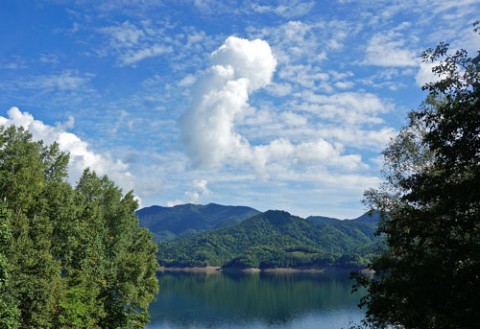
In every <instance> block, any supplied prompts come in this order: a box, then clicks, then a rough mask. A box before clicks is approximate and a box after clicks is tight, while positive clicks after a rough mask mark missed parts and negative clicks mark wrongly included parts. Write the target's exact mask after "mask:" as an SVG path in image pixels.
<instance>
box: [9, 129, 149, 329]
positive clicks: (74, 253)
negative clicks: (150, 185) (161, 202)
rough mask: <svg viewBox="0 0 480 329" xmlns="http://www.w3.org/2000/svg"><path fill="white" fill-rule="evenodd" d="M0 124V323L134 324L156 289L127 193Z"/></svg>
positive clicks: (140, 322)
mask: <svg viewBox="0 0 480 329" xmlns="http://www.w3.org/2000/svg"><path fill="white" fill-rule="evenodd" d="M67 166H68V155H67V154H65V153H63V152H61V151H60V150H59V148H58V145H57V144H52V145H49V146H44V145H43V143H42V142H34V141H32V136H31V135H30V134H29V133H28V132H27V131H25V130H23V129H22V128H18V129H17V128H15V127H7V128H6V127H0V329H3V328H9V329H10V328H18V327H20V328H143V327H144V326H145V324H146V323H147V322H148V305H149V303H150V302H151V301H152V300H153V297H154V294H155V293H156V292H157V290H158V287H157V279H156V275H155V274H156V270H157V267H158V264H157V261H156V258H155V253H156V245H155V244H154V242H153V241H152V235H151V233H150V232H148V231H147V230H145V229H143V228H140V227H139V225H138V219H137V217H136V215H135V209H136V208H137V207H138V205H137V202H136V201H135V200H134V196H133V193H132V192H129V193H127V194H125V195H124V194H123V193H122V190H121V189H120V188H118V187H117V186H116V185H115V184H114V183H113V182H112V181H110V180H109V179H108V178H107V177H106V176H105V177H102V178H99V177H98V176H97V175H96V174H95V173H94V172H92V171H90V170H86V171H85V172H84V174H83V176H82V177H81V179H80V181H79V183H78V185H77V186H76V188H72V186H71V185H70V184H69V183H68V181H67Z"/></svg>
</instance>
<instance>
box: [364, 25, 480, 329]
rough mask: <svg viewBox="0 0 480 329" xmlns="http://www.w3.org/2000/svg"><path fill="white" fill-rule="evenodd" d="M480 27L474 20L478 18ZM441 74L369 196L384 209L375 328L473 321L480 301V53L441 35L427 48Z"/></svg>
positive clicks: (372, 296)
mask: <svg viewBox="0 0 480 329" xmlns="http://www.w3.org/2000/svg"><path fill="white" fill-rule="evenodd" d="M475 25H476V28H475V30H476V32H478V31H479V28H478V26H479V23H478V22H477V23H476V24H475ZM424 59H425V60H426V61H430V62H433V63H439V64H438V65H437V66H436V67H435V68H434V72H435V73H437V74H438V75H439V76H440V77H441V80H440V81H438V82H434V83H430V84H427V85H426V86H425V87H424V89H426V90H428V91H429V95H428V97H427V100H426V101H425V103H424V104H423V105H422V106H421V107H420V108H419V109H418V110H416V111H412V112H411V113H410V123H409V125H408V126H407V127H405V128H404V129H402V131H401V132H400V134H399V135H398V136H397V138H396V139H394V140H393V141H392V143H391V144H390V146H389V147H388V148H387V149H386V150H385V152H384V154H385V160H386V163H385V169H386V170H385V172H386V174H387V175H386V181H385V184H384V185H383V186H382V187H380V188H379V189H377V190H371V191H367V193H366V197H367V200H368V202H370V204H371V205H372V206H373V207H375V208H376V209H382V210H384V211H386V212H388V214H389V216H388V218H385V220H384V221H383V223H382V222H381V225H380V228H379V232H381V233H383V234H384V235H385V236H386V240H387V247H388V248H387V249H386V251H385V252H384V253H382V255H381V257H379V258H378V259H377V260H375V261H374V262H373V264H372V266H371V267H372V268H373V269H374V270H375V272H376V276H375V278H369V277H365V276H361V275H359V276H357V280H358V284H359V285H360V286H365V287H366V288H367V289H368V295H367V296H366V297H365V298H364V299H363V301H362V303H363V304H364V305H366V306H367V316H366V323H365V324H366V325H368V326H371V327H374V328H387V327H388V328H393V327H395V328H441V329H443V328H448V329H450V328H451V329H453V328H477V327H478V326H479V321H478V320H479V314H480V303H479V302H478V296H480V189H479V187H480V52H479V53H478V54H477V56H476V57H475V58H470V57H468V54H467V53H466V52H465V51H463V50H461V51H457V52H455V53H454V54H450V53H449V52H448V45H447V44H443V43H442V44H440V45H439V46H437V47H436V49H430V50H428V51H426V52H425V53H424Z"/></svg>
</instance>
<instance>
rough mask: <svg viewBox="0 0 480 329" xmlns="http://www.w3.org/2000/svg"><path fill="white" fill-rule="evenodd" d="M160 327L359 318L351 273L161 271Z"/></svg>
mask: <svg viewBox="0 0 480 329" xmlns="http://www.w3.org/2000/svg"><path fill="white" fill-rule="evenodd" d="M159 281H160V293H159V296H158V297H157V301H156V302H155V303H154V304H152V306H151V308H150V318H151V323H150V324H149V325H148V326H147V327H146V328H148V329H156V328H169V329H180V328H199V329H200V328H201V329H203V328H215V329H240V328H242V329H246V328H258V329H260V328H262V329H263V328H275V329H277V328H278V329H280V328H281V329H286V328H292V329H293V328H305V329H310V328H312V329H313V328H315V329H321V328H328V329H331V328H342V327H343V328H347V327H348V326H349V325H352V324H353V323H359V321H360V319H361V318H362V315H363V313H362V311H361V310H359V309H358V308H357V304H358V301H359V298H360V295H359V294H351V281H349V279H348V274H329V275H327V274H289V275H287V274H281V275H280V274H277V275H274V274H210V275H206V274H196V273H174V274H173V273H168V274H160V275H159Z"/></svg>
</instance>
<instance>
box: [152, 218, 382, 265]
mask: <svg viewBox="0 0 480 329" xmlns="http://www.w3.org/2000/svg"><path fill="white" fill-rule="evenodd" d="M360 218H362V217H360ZM376 226H377V224H376V223H373V222H368V221H364V220H359V219H355V220H348V221H341V220H334V219H331V220H327V221H323V220H318V219H315V218H307V219H303V218H300V217H296V216H292V215H290V214H289V213H287V212H285V211H272V210H270V211H267V212H265V213H259V214H257V215H256V216H254V217H251V218H248V219H246V220H244V221H242V222H240V223H238V224H236V225H234V226H229V227H226V228H222V229H217V230H215V231H209V232H204V233H200V234H196V235H190V236H186V237H183V238H179V239H177V240H175V241H165V242H162V243H160V244H159V252H158V259H159V262H160V264H161V265H164V266H186V267H190V266H223V267H225V268H232V267H233V268H245V267H259V268H269V267H312V266H313V267H325V266H331V265H336V266H351V265H361V264H362V263H364V262H365V259H364V258H362V257H369V256H371V255H369V254H370V250H371V249H372V250H375V248H376V247H377V246H376V245H377V244H378V243H377V242H376V240H377V239H376V238H375V236H374V235H373V232H374V231H375V229H376ZM370 247H371V249H370Z"/></svg>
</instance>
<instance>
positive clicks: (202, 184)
mask: <svg viewBox="0 0 480 329" xmlns="http://www.w3.org/2000/svg"><path fill="white" fill-rule="evenodd" d="M192 184H193V189H192V190H190V191H187V192H185V195H184V198H183V199H176V200H174V201H168V202H167V206H168V207H173V206H175V205H177V204H183V203H200V202H201V201H202V200H203V198H205V197H207V196H209V195H210V193H211V192H210V190H209V189H208V187H207V185H208V183H207V181H206V180H205V179H198V180H197V179H194V180H193V182H192Z"/></svg>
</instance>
